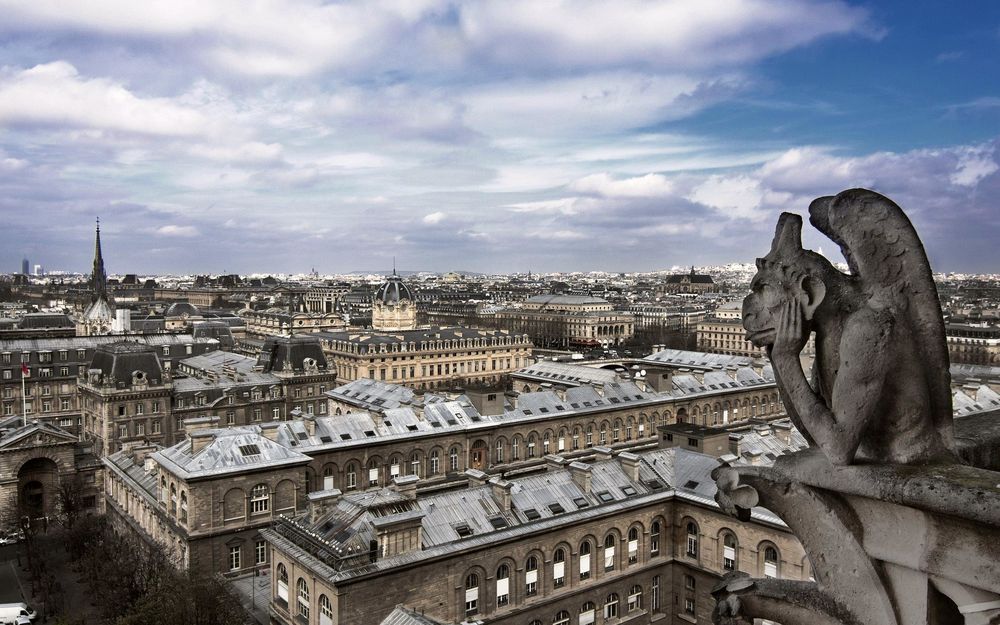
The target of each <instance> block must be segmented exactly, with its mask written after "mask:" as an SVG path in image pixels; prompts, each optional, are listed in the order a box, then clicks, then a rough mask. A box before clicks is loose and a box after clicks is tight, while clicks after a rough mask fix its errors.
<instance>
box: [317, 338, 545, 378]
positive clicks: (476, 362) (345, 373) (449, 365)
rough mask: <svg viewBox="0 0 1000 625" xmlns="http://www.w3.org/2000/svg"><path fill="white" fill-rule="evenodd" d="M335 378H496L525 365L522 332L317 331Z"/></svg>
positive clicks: (527, 344) (526, 346)
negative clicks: (335, 375)
mask: <svg viewBox="0 0 1000 625" xmlns="http://www.w3.org/2000/svg"><path fill="white" fill-rule="evenodd" d="M316 336H317V337H319V339H320V340H321V341H322V344H323V351H324V352H325V353H326V357H327V360H329V362H330V363H331V366H332V367H334V369H335V371H336V373H337V379H338V380H341V381H342V382H349V381H351V380H357V379H360V378H371V379H373V380H380V381H388V382H392V383H396V384H404V385H406V386H409V387H411V388H417V389H432V388H440V387H445V386H455V385H462V384H467V383H470V382H476V383H483V382H487V383H488V382H496V381H499V380H500V378H501V377H502V376H504V375H505V374H508V373H510V372H511V371H514V370H516V369H520V368H521V367H522V366H524V365H526V364H528V362H529V358H530V356H531V342H530V340H529V339H528V337H527V336H525V335H521V334H509V333H507V332H505V331H501V330H478V329H475V328H428V329H423V330H410V331H406V332H395V333H378V332H364V331H352V332H322V333H319V334H317V335H316Z"/></svg>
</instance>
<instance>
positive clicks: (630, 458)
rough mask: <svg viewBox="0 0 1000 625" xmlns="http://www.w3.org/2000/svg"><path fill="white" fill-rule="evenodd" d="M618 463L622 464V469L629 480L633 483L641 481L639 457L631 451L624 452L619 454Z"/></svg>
mask: <svg viewBox="0 0 1000 625" xmlns="http://www.w3.org/2000/svg"><path fill="white" fill-rule="evenodd" d="M618 462H621V463H622V469H624V470H625V474H626V475H628V479H630V480H632V481H633V482H638V481H639V462H640V460H639V456H637V455H635V454H633V453H632V452H630V451H623V452H621V453H620V454H618Z"/></svg>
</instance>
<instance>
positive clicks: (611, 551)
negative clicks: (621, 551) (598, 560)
mask: <svg viewBox="0 0 1000 625" xmlns="http://www.w3.org/2000/svg"><path fill="white" fill-rule="evenodd" d="M614 565H615V548H614V547H605V548H604V568H606V569H610V568H611V567H613V566H614Z"/></svg>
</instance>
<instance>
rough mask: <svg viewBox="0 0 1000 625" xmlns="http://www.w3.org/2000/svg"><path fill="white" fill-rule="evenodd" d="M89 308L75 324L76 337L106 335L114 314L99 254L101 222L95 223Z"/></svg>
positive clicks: (101, 257) (101, 255) (109, 329)
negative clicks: (95, 233)
mask: <svg viewBox="0 0 1000 625" xmlns="http://www.w3.org/2000/svg"><path fill="white" fill-rule="evenodd" d="M89 286H90V306H87V309H86V310H85V311H84V312H83V317H82V318H81V319H80V320H79V321H78V322H77V324H76V335H77V336H94V335H98V334H108V333H109V332H111V326H112V323H113V322H114V316H115V312H114V309H113V308H112V307H111V298H110V297H108V274H107V273H106V272H105V271H104V255H103V254H102V253H101V222H100V220H98V221H97V235H96V237H95V239H94V271H93V273H92V274H91V276H90V284H89Z"/></svg>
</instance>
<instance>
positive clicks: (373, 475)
mask: <svg viewBox="0 0 1000 625" xmlns="http://www.w3.org/2000/svg"><path fill="white" fill-rule="evenodd" d="M368 481H369V482H377V481H378V469H368Z"/></svg>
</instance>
